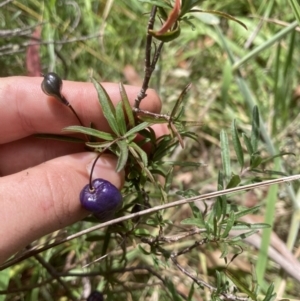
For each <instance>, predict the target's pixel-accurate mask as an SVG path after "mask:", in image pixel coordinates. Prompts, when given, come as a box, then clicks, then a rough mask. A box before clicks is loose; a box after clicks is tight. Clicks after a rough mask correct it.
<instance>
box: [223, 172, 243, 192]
mask: <svg viewBox="0 0 300 301" xmlns="http://www.w3.org/2000/svg"><path fill="white" fill-rule="evenodd" d="M240 183H241V178H240V176H239V175H233V176H232V177H231V179H230V181H229V183H228V184H227V186H226V189H230V188H233V187H237V186H238V185H239V184H240Z"/></svg>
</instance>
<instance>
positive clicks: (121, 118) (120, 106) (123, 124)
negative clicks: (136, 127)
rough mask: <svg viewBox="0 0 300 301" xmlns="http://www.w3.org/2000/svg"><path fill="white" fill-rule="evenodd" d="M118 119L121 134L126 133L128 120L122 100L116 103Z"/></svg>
mask: <svg viewBox="0 0 300 301" xmlns="http://www.w3.org/2000/svg"><path fill="white" fill-rule="evenodd" d="M116 120H117V124H118V128H119V130H120V134H121V135H124V134H125V133H126V130H127V129H126V120H125V116H124V111H123V104H122V102H118V103H117V105H116Z"/></svg>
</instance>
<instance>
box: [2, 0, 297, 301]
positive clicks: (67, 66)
mask: <svg viewBox="0 0 300 301" xmlns="http://www.w3.org/2000/svg"><path fill="white" fill-rule="evenodd" d="M201 7H203V8H208V9H215V10H220V11H223V12H226V13H229V14H231V15H233V16H234V17H236V18H238V19H239V20H241V21H242V22H244V23H245V24H246V25H247V27H248V30H247V31H246V30H245V29H244V28H242V27H241V26H239V25H238V24H235V23H234V22H228V21H226V20H222V19H218V18H216V17H210V18H204V16H201V15H199V14H197V13H196V14H194V15H193V16H194V19H192V20H191V21H192V23H193V25H194V27H193V28H191V27H190V26H188V25H184V26H183V28H182V34H181V36H180V38H179V39H177V40H176V41H174V42H172V43H169V44H167V45H166V47H165V48H164V50H163V55H162V58H161V60H160V62H159V64H158V68H157V70H156V71H155V73H154V75H155V76H154V78H153V79H152V82H151V84H152V86H153V87H154V88H156V89H157V90H158V91H159V93H160V95H161V98H162V101H163V105H164V111H165V112H168V110H170V108H171V106H172V104H174V101H175V100H176V98H177V97H178V95H179V94H180V92H181V90H182V89H183V88H184V86H185V85H186V84H187V83H190V82H192V84H193V87H192V89H191V91H190V93H189V96H188V97H189V99H188V102H187V104H188V105H187V108H186V115H187V119H189V120H197V121H201V122H203V123H204V125H203V127H202V128H201V129H200V130H199V129H195V131H197V132H198V134H199V137H200V139H199V143H193V142H190V141H189V142H187V147H186V150H184V151H183V152H182V153H181V154H180V155H179V156H180V157H179V158H181V159H182V160H196V161H201V162H204V163H205V164H206V167H203V168H201V169H200V171H199V170H197V171H196V172H195V171H193V172H192V171H190V170H187V171H185V170H184V171H182V170H178V171H176V174H175V181H177V182H175V183H176V184H177V186H176V187H174V189H177V188H179V189H181V188H183V187H185V188H187V187H188V188H193V189H195V190H198V191H200V190H204V191H205V189H211V187H214V189H215V188H216V181H217V175H218V170H219V169H221V159H220V157H221V153H220V149H219V145H218V141H219V133H220V131H221V129H224V130H225V131H227V132H228V131H229V129H230V124H231V122H232V120H233V119H236V120H237V123H238V125H239V127H240V128H239V130H240V131H245V132H249V129H250V127H249V125H250V117H251V110H252V107H253V105H254V104H255V103H256V104H257V105H258V107H259V111H260V114H261V119H262V120H261V121H262V122H261V124H262V125H263V127H262V136H263V140H264V143H261V144H260V145H259V149H260V150H261V151H264V152H269V153H272V152H274V149H280V150H284V149H286V148H287V147H291V148H292V150H293V151H294V152H295V153H296V157H295V158H292V159H291V161H289V160H287V161H285V160H281V162H280V164H279V165H278V166H281V168H282V169H283V170H285V171H287V172H288V173H290V174H293V173H298V172H299V166H300V160H299V153H298V149H299V146H300V132H299V131H297V130H296V129H298V128H299V123H300V120H299V117H298V112H299V108H300V92H298V94H297V93H296V89H297V87H298V89H299V86H300V85H299V78H300V76H299V75H300V74H299V73H300V69H299V65H300V49H299V47H298V45H299V42H300V36H299V27H297V26H299V23H300V21H299V15H300V14H299V4H298V2H297V1H296V0H294V1H293V0H290V1H288V4H287V1H286V0H272V1H270V0H263V1H254V0H252V1H250V0H249V1H233V0H226V1H217V0H216V1H213V0H212V1H203V3H202V6H201ZM148 12H149V6H148V5H147V4H142V3H141V2H138V1H121V0H112V1H93V0H90V1H83V0H79V1H76V2H75V1H68V2H62V1H54V0H52V1H47V2H40V1H35V0H27V1H21V0H20V1H12V2H11V3H9V4H7V5H5V6H4V7H1V8H0V30H4V29H5V30H8V29H11V30H12V29H16V28H25V27H28V26H34V25H36V24H40V23H41V25H40V26H41V28H42V36H41V41H42V42H44V44H42V45H41V46H40V47H41V48H40V56H41V65H42V70H43V72H48V71H56V72H57V73H59V74H61V75H62V76H63V77H64V78H67V79H69V80H80V81H88V80H89V77H90V75H91V74H93V75H94V76H96V77H97V78H99V79H101V80H103V81H117V82H118V81H122V82H123V83H126V78H125V76H124V68H125V66H126V65H131V66H133V68H134V69H135V70H136V72H137V73H138V74H139V75H140V77H142V76H143V69H144V63H143V61H144V46H145V28H146V25H147V22H148ZM263 18H265V20H263ZM295 20H297V21H295ZM213 22H217V24H213V25H212V23H213ZM297 22H298V23H297ZM295 29H297V31H296V30H295ZM89 35H98V36H97V37H95V38H93V39H88V40H85V41H77V42H72V43H65V42H66V41H68V40H70V39H80V38H81V37H84V36H89ZM29 40H30V34H27V35H25V36H18V35H17V36H8V37H2V38H1V39H0V66H1V68H0V76H12V75H26V74H27V70H26V64H25V62H26V47H24V46H22V44H24V43H28V42H29ZM52 41H60V42H62V43H56V44H54V43H52ZM9 51H11V52H14V53H11V54H8V53H7V52H9ZM234 167H235V168H236V170H237V171H238V170H239V169H238V162H236V165H235V166H234ZM272 168H274V166H272ZM190 175H192V176H191V177H190ZM182 176H186V177H190V180H186V181H187V182H183V181H180V179H181V178H180V177H182ZM277 189H279V192H278V193H276V190H277ZM288 191H289V192H288ZM294 191H295V192H294ZM288 193H289V195H288ZM280 195H282V197H280ZM299 195H300V194H299V185H297V184H293V186H292V185H290V186H289V187H279V188H276V187H274V188H273V189H271V190H269V193H268V195H267V192H266V191H263V192H262V195H261V198H259V202H262V203H263V206H262V210H261V213H260V214H264V212H265V210H266V209H267V208H269V206H271V208H272V209H273V210H274V212H275V215H273V212H272V211H268V210H267V212H266V213H265V214H266V216H265V218H266V220H269V221H270V218H271V217H272V218H274V225H273V228H274V230H276V231H278V233H279V235H280V237H281V238H282V239H283V240H284V241H286V239H287V240H288V247H289V249H291V250H296V249H299V210H300V209H299V208H300V197H299ZM237 201H239V202H240V203H243V202H246V201H247V200H246V199H245V198H244V199H241V200H237ZM280 208H281V210H283V212H281V214H280V215H279V216H278V215H277V214H276V212H278V211H279V210H280ZM178 211H179V212H177V211H176V210H174V211H172V210H170V211H169V213H168V214H169V215H170V219H172V220H173V222H174V224H175V225H176V221H177V220H176V218H175V217H177V218H179V219H181V218H182V216H184V215H186V214H188V209H187V208H182V210H178ZM86 226H87V225H86V224H84V225H82V224H81V223H80V224H76V225H74V226H73V227H71V228H70V229H68V231H69V233H70V232H76V231H79V230H80V229H82V228H83V227H86ZM168 230H169V231H170V232H172V231H174V229H173V227H171V226H170V227H169V229H168ZM99 235H104V233H99ZM265 235H266V234H265ZM84 239H85V237H83V238H82V240H80V242H79V241H74V242H71V243H70V244H69V245H63V246H60V247H58V248H55V249H53V250H49V251H47V252H45V253H46V254H44V255H43V256H44V257H45V259H46V260H47V261H49V262H51V264H52V265H54V266H55V267H56V269H57V270H60V269H63V268H64V267H65V265H66V262H69V263H70V266H69V268H70V269H71V271H76V270H77V269H78V270H79V269H80V267H81V263H80V262H78V261H77V262H76V261H75V259H76V260H78V259H79V258H81V259H82V254H90V253H92V255H90V257H89V259H88V261H90V260H91V259H92V258H97V256H98V255H99V254H100V253H101V247H99V246H97V245H93V243H92V247H91V244H90V243H89V242H88V243H87V242H85V241H84ZM268 239H269V238H266V240H265V242H268ZM116 246H117V245H112V246H110V250H112V251H113V250H114V248H116ZM208 249H209V251H211V252H213V251H215V248H214V246H209V247H208ZM267 249H268V243H265V245H264V247H263V249H262V252H260V253H258V252H257V251H255V250H251V249H250V250H247V251H244V252H245V254H246V255H245V254H244V255H245V256H246V257H248V258H249V260H250V261H252V262H258V263H261V262H265V263H266V264H265V265H259V266H258V269H257V270H258V271H259V275H258V281H259V284H260V285H262V287H263V288H264V287H265V285H264V283H271V282H274V281H277V282H281V281H282V279H286V277H285V276H282V275H281V274H280V273H279V268H278V267H274V264H272V263H271V262H270V261H269V260H268V258H267V257H266V256H265V255H262V254H266V253H267ZM263 256H264V257H263ZM127 257H128V258H127V260H128V262H131V263H140V264H143V263H147V264H150V265H151V264H153V262H152V261H151V260H150V259H149V257H147V256H144V255H141V252H139V251H138V250H137V249H133V250H131V251H129V253H128V255H127ZM70 258H71V259H70ZM257 258H258V259H257ZM72 259H73V260H74V261H72ZM82 260H83V261H82V263H85V262H86V260H87V259H86V258H85V259H82ZM186 260H188V261H189V262H190V265H191V266H193V267H195V269H197V266H198V265H200V264H199V254H194V253H192V254H190V255H189V257H188V258H186ZM201 260H202V261H201V265H202V266H203V265H204V266H205V267H206V268H207V270H205V269H204V268H203V270H204V271H205V277H206V278H207V279H208V281H211V280H212V279H213V278H212V276H213V275H214V270H215V269H216V267H209V268H208V267H207V263H203V260H204V259H203V258H202V259H201ZM245 260H246V259H245ZM71 263H72V264H71ZM106 264H107V263H100V267H102V268H104V267H105V265H106ZM111 264H112V265H113V266H114V267H115V268H117V267H119V264H118V260H112V262H111ZM36 265H37V264H36V262H35V260H34V259H29V260H27V261H24V262H22V263H20V264H18V265H16V266H14V267H12V268H10V269H9V273H10V284H9V288H18V287H22V286H24V285H27V286H30V285H35V284H36V283H38V282H41V281H43V280H45V279H47V273H46V272H45V270H44V269H43V268H36ZM238 272H239V273H241V275H243V277H245V278H249V274H247V273H246V274H245V273H243V272H242V270H238ZM0 273H2V272H0ZM126 275H127V274H126ZM170 275H172V276H173V277H174V281H175V283H176V281H177V283H180V282H181V281H183V280H182V279H181V278H180V277H182V276H181V275H179V274H178V271H176V270H173V271H172V273H170ZM245 275H246V276H245ZM1 276H2V274H1ZM131 277H132V276H131ZM112 278H114V277H112ZM123 278H124V276H123ZM123 278H122V276H120V277H116V278H114V279H113V283H115V287H117V289H116V291H118V290H120V292H121V291H122V289H123V291H122V294H123V295H122V296H126V293H124V291H125V292H126V290H128V288H126V287H122V285H119V286H118V284H120V283H121V280H124V279H123ZM107 279H109V277H108V278H107ZM107 279H104V278H100V277H96V278H94V279H92V280H91V285H92V287H93V288H97V287H98V286H100V287H105V286H106V285H107V283H108V280H107ZM64 280H65V281H66V282H68V283H69V285H70V286H72V288H73V289H74V294H75V295H76V296H77V297H78V298H79V296H80V294H81V287H82V280H81V279H79V278H78V277H68V278H65V279H64ZM109 280H111V279H109ZM287 280H288V284H287V285H286V288H285V291H284V294H283V295H282V296H283V297H284V296H287V297H291V298H292V297H294V298H296V297H298V296H299V294H300V292H299V289H297V287H299V284H297V283H296V282H295V281H294V280H292V279H290V278H288V279H287ZM130 281H132V283H136V282H137V283H138V282H140V284H141V285H142V284H145V283H146V282H148V283H150V284H151V283H153V282H155V280H154V279H153V278H152V277H147V276H146V275H144V276H140V279H136V278H135V277H132V278H130ZM247 282H248V283H250V279H247ZM185 284H186V286H187V287H188V285H189V284H188V283H185ZM0 285H1V289H2V290H4V289H6V288H7V284H6V283H5V281H3V282H1V283H0ZM148 290H150V288H147V289H146V288H143V289H140V290H137V291H132V296H133V297H132V299H133V300H139V298H140V296H143V294H145V295H146V294H147V292H148ZM53 294H54V295H53ZM109 294H110V295H109V296H108V297H109V298H108V300H117V299H118V298H119V296H117V299H116V295H118V294H112V293H111V292H110V293H109ZM161 294H162V296H161V298H162V299H161V300H164V299H163V298H165V297H166V296H164V295H163V293H161ZM297 294H298V295H297ZM63 295H64V292H63V291H62V289H61V287H60V286H59V285H58V284H57V283H56V282H55V281H52V282H51V285H47V286H44V287H41V288H37V289H34V290H28V291H26V292H23V293H19V292H18V293H15V294H10V295H8V296H7V297H6V299H3V300H59V298H61V299H62V298H63ZM17 296H21V297H20V299H17ZM1 297H2V296H1V295H0V300H1ZM41 298H43V299H41ZM62 300H63V299H62Z"/></svg>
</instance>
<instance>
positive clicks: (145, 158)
mask: <svg viewBox="0 0 300 301" xmlns="http://www.w3.org/2000/svg"><path fill="white" fill-rule="evenodd" d="M129 146H130V147H129V150H130V149H131V148H133V149H134V150H135V151H136V152H137V154H138V155H139V157H140V158H141V159H142V162H143V165H144V166H145V167H147V166H148V156H147V154H146V152H145V151H143V150H142V149H141V148H140V147H139V146H138V145H137V144H136V143H134V142H132V143H130V145H129Z"/></svg>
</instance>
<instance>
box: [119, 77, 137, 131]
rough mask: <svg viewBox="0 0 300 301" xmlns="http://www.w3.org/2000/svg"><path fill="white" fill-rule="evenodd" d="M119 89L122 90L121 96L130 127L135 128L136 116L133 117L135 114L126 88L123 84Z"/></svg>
mask: <svg viewBox="0 0 300 301" xmlns="http://www.w3.org/2000/svg"><path fill="white" fill-rule="evenodd" d="M119 89H120V94H121V98H122V103H123V107H124V111H125V113H126V117H127V119H128V124H129V127H130V128H133V127H134V126H135V120H134V115H133V112H132V108H131V105H130V102H129V100H128V96H127V93H126V91H125V88H124V86H123V84H122V83H120V84H119Z"/></svg>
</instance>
